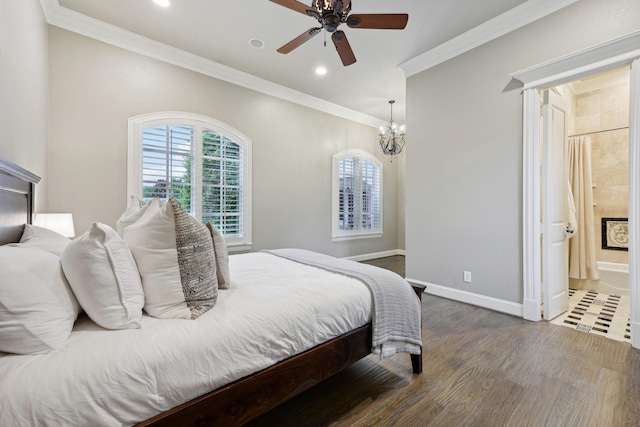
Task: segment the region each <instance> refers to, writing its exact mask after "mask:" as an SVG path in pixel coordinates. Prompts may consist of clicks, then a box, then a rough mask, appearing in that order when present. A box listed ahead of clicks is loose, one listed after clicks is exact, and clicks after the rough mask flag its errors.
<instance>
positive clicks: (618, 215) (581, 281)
mask: <svg viewBox="0 0 640 427" xmlns="http://www.w3.org/2000/svg"><path fill="white" fill-rule="evenodd" d="M629 84H630V83H629V68H628V67H625V68H622V69H618V70H615V71H611V72H608V73H604V74H599V75H597V76H592V77H588V78H584V79H582V80H579V81H576V82H572V83H568V84H566V85H563V86H561V87H557V88H555V89H556V90H557V91H558V92H559V93H560V95H561V96H562V97H563V98H564V99H565V100H566V101H567V104H568V105H567V109H568V111H567V113H568V114H567V130H568V135H569V138H568V141H567V145H568V149H567V152H569V151H571V150H572V148H571V147H572V145H571V144H572V143H574V144H584V142H585V140H590V145H591V149H590V150H589V143H588V142H587V143H586V144H585V145H584V147H585V148H584V151H585V153H580V155H581V156H582V158H583V160H579V161H578V163H579V165H578V166H568V168H569V175H570V180H571V185H570V186H571V187H572V189H573V191H572V192H570V193H572V194H571V196H573V197H571V200H572V201H573V202H574V204H575V207H574V206H571V202H568V204H569V205H570V206H571V208H570V211H571V210H573V212H576V211H577V212H578V218H579V219H578V220H577V227H576V228H577V229H576V232H575V233H574V237H572V238H571V241H570V263H569V271H570V274H569V276H570V277H569V288H571V289H577V290H579V289H584V290H593V291H597V292H603V293H606V294H615V295H623V296H628V295H629V253H628V241H627V233H626V231H627V218H628V197H629V167H628V156H629V95H630V87H629ZM578 140H579V141H578ZM580 150H582V149H580ZM588 151H590V155H589V153H588ZM568 156H569V158H571V159H573V158H574V157H572V155H570V154H568ZM583 161H586V162H585V163H583ZM569 162H570V163H572V164H573V163H575V161H574V160H570V161H569ZM589 163H591V167H590V168H589V169H590V170H591V176H590V177H588V176H587V177H586V179H584V180H583V179H582V176H581V177H580V181H581V182H582V184H585V183H587V182H589V181H591V185H590V187H591V194H588V193H589V191H588V189H587V190H583V188H586V187H587V185H584V186H583V185H582V184H580V185H576V183H575V179H571V174H572V173H578V172H575V171H576V170H577V169H576V168H578V169H579V168H587V167H588V164H589ZM572 170H573V172H572ZM580 174H581V175H583V173H582V172H580ZM587 175H588V174H587ZM574 177H575V175H574ZM574 193H580V194H574ZM581 205H582V209H583V212H582V213H580V209H581ZM588 205H592V206H593V209H592V211H591V212H586V211H587V210H588V209H587V208H586V207H584V206H588ZM574 209H575V210H574ZM603 227H604V228H603ZM594 265H597V267H596V268H594Z"/></svg>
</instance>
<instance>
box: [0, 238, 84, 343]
mask: <svg viewBox="0 0 640 427" xmlns="http://www.w3.org/2000/svg"><path fill="white" fill-rule="evenodd" d="M0 277H2V280H1V281H0V351H2V352H5V353H17V354H36V353H45V352H48V351H51V350H59V349H61V348H64V347H65V346H66V344H67V340H68V339H69V335H70V334H71V329H73V323H74V322H75V320H76V318H77V317H78V313H79V306H78V302H77V301H76V299H75V297H74V296H73V293H72V292H71V289H70V288H69V285H68V283H67V281H66V280H65V277H64V274H63V272H62V267H61V266H60V258H58V257H57V256H56V255H54V254H51V253H49V252H47V251H43V250H39V249H33V248H24V247H9V246H7V245H5V246H2V247H0Z"/></svg>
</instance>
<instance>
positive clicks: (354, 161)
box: [332, 150, 382, 241]
mask: <svg viewBox="0 0 640 427" xmlns="http://www.w3.org/2000/svg"><path fill="white" fill-rule="evenodd" d="M332 194H333V195H332V199H333V202H332V205H333V211H332V212H333V214H332V216H333V218H332V225H333V231H332V239H333V240H334V241H337V240H347V239H357V238H367V237H380V236H382V163H380V161H379V160H378V159H376V158H375V157H373V156H372V155H371V154H369V153H367V152H365V151H362V150H346V151H341V152H339V153H337V154H335V155H334V156H333V193H332Z"/></svg>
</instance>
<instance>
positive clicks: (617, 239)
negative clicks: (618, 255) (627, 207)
mask: <svg viewBox="0 0 640 427" xmlns="http://www.w3.org/2000/svg"><path fill="white" fill-rule="evenodd" d="M602 249H613V250H616V251H628V250H629V218H602Z"/></svg>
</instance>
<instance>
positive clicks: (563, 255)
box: [540, 90, 569, 320]
mask: <svg viewBox="0 0 640 427" xmlns="http://www.w3.org/2000/svg"><path fill="white" fill-rule="evenodd" d="M543 99H544V103H543V106H542V123H543V124H542V156H541V161H542V167H541V169H540V170H541V172H542V188H541V190H542V194H541V196H542V200H541V204H542V210H541V214H542V218H541V226H542V236H541V237H542V294H543V301H544V304H543V310H544V318H545V319H546V320H551V319H553V318H555V317H557V316H559V315H560V314H562V313H564V312H565V311H567V310H568V309H569V239H568V237H567V234H566V232H565V230H566V226H567V195H566V191H567V171H566V170H565V169H566V167H565V163H566V162H565V153H566V139H567V127H566V123H567V120H566V111H567V108H566V105H565V101H564V100H563V99H562V98H561V97H560V96H558V95H557V94H556V93H555V92H553V91H552V90H546V91H545V92H544V96H543Z"/></svg>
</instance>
